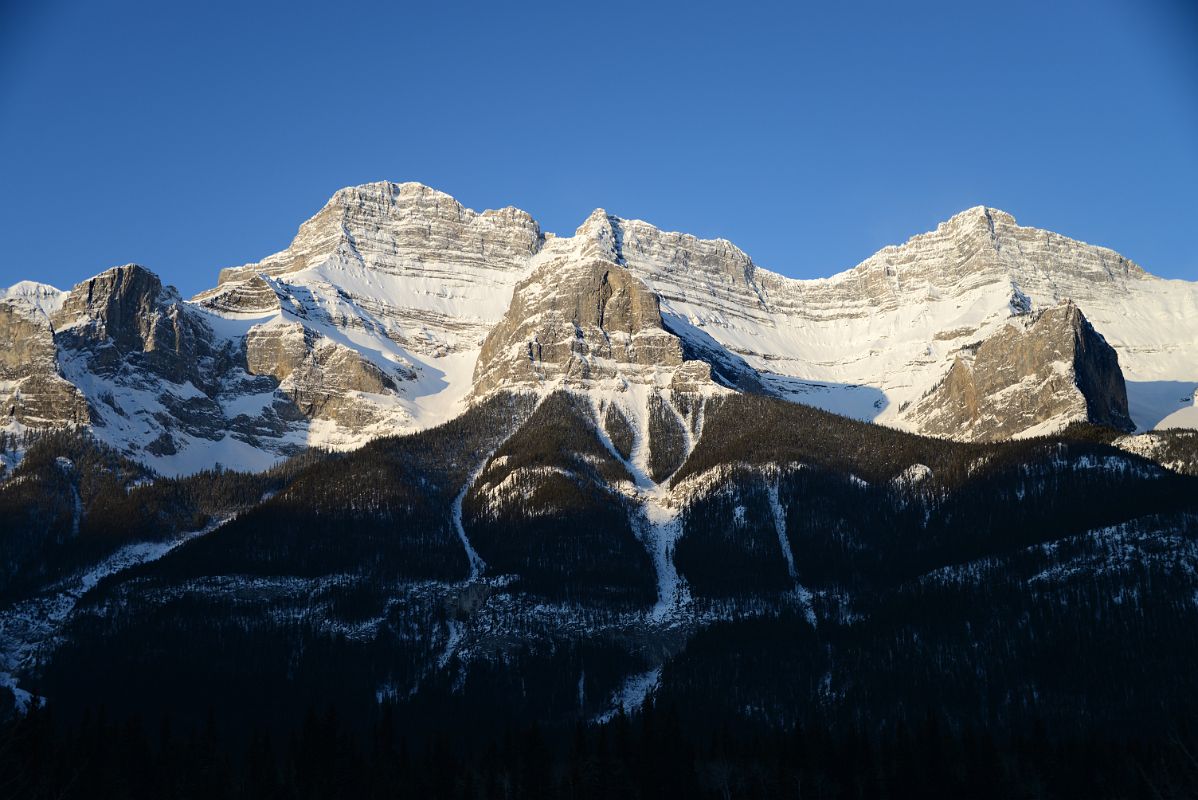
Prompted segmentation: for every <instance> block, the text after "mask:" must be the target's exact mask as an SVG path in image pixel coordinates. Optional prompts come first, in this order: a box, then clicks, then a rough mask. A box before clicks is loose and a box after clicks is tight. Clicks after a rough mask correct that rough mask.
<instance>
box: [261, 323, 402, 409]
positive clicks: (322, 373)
mask: <svg viewBox="0 0 1198 800" xmlns="http://www.w3.org/2000/svg"><path fill="white" fill-rule="evenodd" d="M245 353H246V364H247V367H248V370H249V372H250V374H253V375H269V376H271V377H272V378H274V379H275V380H276V381H278V391H279V393H280V394H282V395H284V396H286V397H287V398H288V399H290V400H291V401H292V402H293V403H294V404H295V407H296V408H297V409H298V410H299V413H300V414H302V415H303V416H304V417H305V418H307V419H326V420H331V421H334V422H337V423H340V424H342V425H345V426H347V427H350V428H354V427H358V426H362V425H371V424H375V423H377V422H379V421H380V420H382V419H384V418H385V417H386V416H387V415H386V414H385V413H384V412H383V409H382V408H380V406H385V405H389V404H387V403H385V402H379V401H375V402H372V401H371V400H370V399H367V398H362V397H360V395H361V394H374V395H384V394H393V393H395V392H396V391H397V386H396V381H395V379H394V378H393V377H392V376H390V375H388V374H387V373H386V372H384V371H383V370H382V369H380V368H379V367H378V366H376V365H375V364H373V363H372V362H371V361H369V360H368V359H366V358H364V357H363V356H362V355H361V354H360V353H358V352H357V351H355V350H353V349H351V348H348V347H345V346H343V345H340V344H337V343H336V342H332V341H329V340H328V339H327V338H325V337H322V336H320V335H318V334H316V333H315V332H313V331H311V330H309V329H307V328H305V327H304V326H303V325H301V324H299V323H290V324H272V325H257V326H254V327H253V328H251V329H250V331H249V333H248V334H246V337H245ZM401 375H402V377H403V378H407V379H411V378H412V377H413V376H412V375H411V373H410V372H408V373H401ZM405 421H406V420H404V419H397V420H395V422H396V423H397V424H403V423H404V422H405Z"/></svg>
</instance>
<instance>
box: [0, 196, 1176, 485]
mask: <svg viewBox="0 0 1198 800" xmlns="http://www.w3.org/2000/svg"><path fill="white" fill-rule="evenodd" d="M1065 297H1070V298H1073V300H1074V301H1076V303H1077V305H1078V307H1080V308H1082V309H1084V310H1085V314H1086V316H1087V317H1088V318H1089V320H1090V322H1092V323H1093V327H1094V328H1095V329H1097V332H1098V333H1099V334H1101V336H1098V339H1099V340H1101V339H1105V341H1106V342H1109V344H1110V345H1111V346H1113V347H1114V350H1115V351H1116V353H1117V354H1118V362H1117V364H1116V365H1115V366H1114V367H1112V365H1111V363H1110V358H1109V357H1108V356H1109V354H1108V353H1107V350H1104V349H1103V347H1099V346H1098V345H1097V344H1093V345H1091V339H1092V337H1089V336H1088V335H1083V332H1084V330H1088V329H1089V326H1088V323H1085V324H1083V323H1084V320H1082V321H1080V322H1079V321H1077V320H1075V319H1072V318H1070V317H1069V315H1065V316H1066V318H1065V319H1062V320H1061V325H1062V326H1064V327H1063V328H1061V329H1060V330H1055V329H1054V330H1051V331H1049V330H1048V328H1047V326H1048V325H1049V323H1050V322H1052V320H1054V319H1056V311H1055V306H1056V304H1057V303H1058V302H1059V300H1061V299H1062V298H1065ZM0 307H7V308H8V310H7V311H6V312H4V315H5V316H4V318H3V320H0V328H2V330H0V344H3V343H4V342H8V343H9V347H8V351H9V352H7V353H6V354H4V355H3V356H0V401H3V402H4V405H3V406H2V407H0V408H3V410H4V412H5V414H6V416H5V417H4V419H6V420H9V421H11V422H13V423H21V424H50V425H58V424H76V423H79V422H81V421H87V422H89V424H91V425H92V426H93V428H94V430H96V431H97V433H98V435H100V436H101V437H102V438H104V439H105V440H106V441H109V442H110V443H111V444H114V445H116V446H118V447H120V448H121V449H122V450H123V451H125V452H126V453H129V454H130V455H133V456H135V457H137V458H141V459H143V460H145V461H147V462H148V463H150V464H151V465H152V466H154V467H155V468H158V469H162V470H165V471H169V472H175V471H186V470H190V469H192V468H195V467H198V466H206V465H208V464H210V463H212V462H213V461H216V460H220V461H222V462H223V463H235V464H239V465H242V466H247V467H258V466H265V465H266V464H268V463H270V462H271V461H273V460H274V459H276V458H278V457H279V456H280V455H283V454H285V453H288V452H293V451H294V450H296V449H298V448H301V447H304V446H308V445H322V446H337V447H352V446H356V445H359V444H362V443H364V442H365V441H367V440H368V439H369V438H371V437H373V436H378V435H385V434H394V433H402V432H408V431H412V430H417V429H420V428H424V427H428V426H431V425H435V424H438V423H440V422H443V421H445V420H448V419H450V418H453V417H454V416H456V415H458V414H460V413H461V412H462V411H463V410H464V409H465V407H466V405H467V404H468V403H469V402H471V400H472V398H478V397H480V396H483V395H486V394H488V393H490V392H492V391H495V390H497V389H503V388H514V389H530V388H537V389H544V388H548V387H552V386H565V387H568V388H571V389H575V390H577V391H580V392H589V393H591V395H590V396H591V398H592V400H594V402H595V403H596V404H597V411H598V412H601V414H602V415H607V414H608V410H609V409H610V408H612V407H613V406H612V404H613V403H615V404H616V405H618V406H619V409H617V410H618V411H619V413H621V414H623V416H624V419H625V422H626V423H627V424H628V425H631V426H632V427H634V428H636V429H637V430H638V431H640V430H642V429H647V428H649V427H652V425H653V424H657V423H661V420H666V421H667V422H669V421H670V420H672V419H673V417H671V416H670V415H669V414H663V413H657V415H656V416H654V414H653V413H651V411H652V409H654V408H657V409H658V410H659V411H660V410H661V409H663V408H664V409H665V410H667V411H670V412H671V413H674V412H676V413H677V416H678V419H679V420H681V421H680V422H679V425H681V426H683V428H679V430H682V429H684V428H686V426H690V428H689V430H690V433H689V434H688V437H689V436H697V435H698V432H699V427H700V423H699V422H698V420H700V419H701V414H698V415H694V414H692V413H691V412H692V410H693V409H696V408H699V407H700V406H696V405H694V404H693V403H690V401H685V400H679V401H678V403H677V404H676V403H674V400H675V399H677V398H678V397H681V396H683V395H687V394H690V395H695V394H700V395H702V394H708V393H711V392H712V391H715V390H716V389H715V387H717V386H722V387H728V388H732V389H736V390H740V391H747V392H767V393H772V394H775V395H778V396H781V397H785V398H787V399H790V400H795V401H798V402H803V403H810V404H813V405H819V406H823V407H825V408H829V409H831V410H834V411H838V412H840V413H844V414H848V415H850V416H855V417H858V418H863V419H869V420H876V421H880V422H885V423H887V424H890V425H895V426H898V427H903V428H908V429H913V430H917V431H923V432H927V433H933V434H936V435H947V436H960V437H963V438H994V437H1003V436H1018V435H1029V434H1031V433H1035V432H1038V431H1042V430H1044V429H1045V426H1046V425H1047V426H1049V427H1051V426H1052V425H1056V424H1057V423H1058V422H1060V421H1062V420H1065V419H1067V418H1068V419H1091V420H1093V421H1099V422H1103V423H1104V424H1110V425H1114V426H1115V427H1121V428H1122V427H1126V426H1127V420H1126V417H1127V416H1129V415H1130V416H1131V417H1132V418H1133V419H1135V420H1137V421H1138V422H1139V423H1140V426H1141V427H1142V428H1148V427H1152V426H1154V425H1156V424H1158V423H1159V424H1164V421H1166V420H1173V422H1172V423H1170V424H1176V423H1177V420H1178V419H1180V417H1179V416H1178V414H1180V413H1182V412H1185V413H1187V414H1188V411H1187V410H1186V409H1180V410H1179V408H1180V407H1179V406H1178V401H1177V398H1178V397H1180V396H1183V395H1184V394H1185V391H1189V392H1191V393H1192V387H1193V386H1194V385H1196V384H1198V373H1195V372H1194V361H1193V357H1192V356H1193V353H1195V352H1198V285H1196V284H1192V283H1187V282H1183V281H1163V280H1160V279H1158V278H1154V277H1152V276H1151V275H1148V274H1147V273H1145V272H1144V271H1143V270H1141V269H1140V268H1139V267H1138V266H1136V265H1135V264H1133V263H1132V262H1130V261H1128V260H1127V259H1125V258H1123V257H1122V256H1119V255H1118V254H1117V253H1114V252H1113V251H1110V250H1107V249H1105V248H1101V247H1094V246H1091V245H1087V244H1084V243H1081V242H1077V241H1074V240H1071V239H1068V238H1066V237H1063V236H1059V235H1057V234H1052V233H1048V232H1045V231H1039V230H1036V229H1033V228H1025V227H1020V226H1018V225H1017V224H1016V223H1015V220H1014V219H1013V218H1012V217H1010V216H1009V215H1007V214H1004V213H1002V212H999V211H995V210H993V209H987V208H983V207H978V208H974V209H970V210H968V211H966V212H963V213H961V214H958V215H957V216H955V217H953V218H952V219H950V220H948V221H947V222H945V223H943V224H941V225H940V226H939V227H938V228H937V229H936V230H935V231H932V232H930V233H926V234H922V235H920V236H916V237H914V238H912V239H911V240H910V241H908V242H907V243H906V244H903V245H901V246H896V247H888V248H885V249H883V250H881V251H880V252H878V253H877V254H875V255H874V256H872V257H871V258H869V259H867V260H866V261H864V262H862V263H861V264H860V265H858V266H857V267H854V268H853V269H851V270H848V271H847V272H843V273H840V274H838V275H835V276H833V277H831V278H827V279H819V280H793V279H790V278H785V277H783V276H781V275H777V274H775V273H772V272H769V271H767V270H765V269H762V268H760V267H759V266H757V265H756V264H754V262H753V261H752V259H750V258H749V256H748V255H746V254H745V253H744V252H743V251H741V250H739V249H738V248H736V247H735V246H734V245H732V244H731V243H729V242H727V241H724V240H718V239H717V240H702V239H697V238H695V237H693V236H689V235H687V234H682V233H671V232H666V231H661V230H659V229H657V228H655V227H654V226H652V225H650V224H648V223H645V222H641V221H638V220H625V219H621V218H619V217H616V216H613V215H610V214H607V213H606V212H604V211H603V210H597V211H595V212H594V213H593V214H591V215H590V217H588V218H587V219H586V220H585V221H584V222H583V224H582V225H581V226H580V227H579V228H578V230H577V231H576V232H575V233H574V235H573V236H571V237H562V238H555V237H552V236H549V235H545V234H542V232H541V230H540V228H539V226H538V225H537V223H536V222H535V221H534V220H533V219H532V217H530V216H529V215H528V214H526V213H524V212H522V211H518V210H516V209H511V208H508V209H501V210H499V211H484V212H481V213H479V212H474V211H471V210H470V209H467V208H465V207H463V206H462V205H461V204H459V203H458V202H457V201H455V200H454V199H453V198H451V197H449V196H448V195H445V194H443V193H441V192H437V191H435V190H432V189H429V188H428V187H424V186H421V185H419V184H394V183H374V184H367V185H365V186H360V187H351V188H348V189H344V190H341V191H339V192H337V193H336V194H335V195H334V196H333V197H332V198H331V199H330V200H329V202H328V203H327V204H326V205H325V206H324V207H323V208H322V209H321V210H320V211H319V212H318V213H317V214H316V215H315V216H314V217H312V218H311V219H310V220H308V221H307V222H305V223H304V224H303V225H302V226H301V228H300V230H299V233H298V234H297V236H296V237H295V240H294V241H293V242H292V243H291V245H290V246H289V247H288V248H287V249H286V250H284V251H282V252H280V253H277V254H275V255H273V256H270V257H268V258H266V259H264V260H262V261H260V262H257V263H254V264H247V265H245V266H242V267H235V268H230V269H226V270H222V271H221V274H220V281H219V284H218V285H217V286H216V287H215V288H214V289H212V290H210V291H207V292H203V293H201V294H200V295H197V296H196V297H195V298H194V299H193V300H192V301H191V302H188V301H183V300H182V299H181V298H180V297H179V296H178V294H177V292H174V290H173V289H170V288H169V287H164V286H163V285H162V283H161V281H159V279H158V278H157V277H156V276H154V275H153V274H152V273H150V272H149V271H148V270H145V269H143V268H140V267H136V266H132V265H130V266H125V267H118V268H115V269H112V270H108V271H107V272H104V273H102V274H101V275H98V276H96V277H95V278H93V279H91V280H90V281H85V282H84V283H82V284H80V285H79V286H77V287H75V289H73V290H72V291H71V292H70V293H69V294H64V293H61V292H58V291H57V290H55V289H53V288H51V287H45V286H41V285H38V284H20V285H18V286H17V287H13V289H10V290H7V291H6V292H4V293H0ZM1044 309H1050V310H1052V313H1048V314H1045V315H1043V316H1040V312H1041V311H1043V310H1044ZM1032 319H1035V320H1036V321H1035V322H1034V323H1033V322H1031V321H1030V320H1032ZM1012 320H1014V322H1012ZM1029 326H1031V327H1029ZM1036 326H1039V327H1036ZM1032 327H1036V332H1035V333H1033V332H1032ZM1008 328H1010V330H1008ZM1069 330H1072V331H1073V334H1069ZM1017 334H1018V335H1017ZM1069 335H1072V336H1073V340H1072V341H1073V342H1074V344H1072V345H1069V344H1068V343H1067V341H1068V340H1069ZM992 341H993V344H987V345H986V346H983V347H979V343H990V342H992ZM1050 343H1051V346H1050ZM1104 346H1105V345H1104ZM1108 349H1109V348H1108ZM1017 351H1018V352H1017ZM1020 353H1022V354H1020ZM1087 353H1090V354H1092V355H1093V358H1094V359H1096V360H1093V362H1092V363H1091V361H1087V360H1086V359H1087V358H1088V356H1086V354H1087ZM1070 354H1072V355H1070ZM1004 359H1006V360H1004ZM1058 363H1068V364H1069V365H1071V366H1070V367H1069V369H1068V370H1067V371H1068V372H1069V374H1068V375H1060V376H1058V375H1057V373H1056V372H1054V370H1055V369H1056V368H1055V367H1052V366H1051V365H1053V364H1058ZM1119 368H1122V369H1123V370H1124V371H1125V372H1126V374H1127V378H1128V382H1127V383H1126V387H1127V388H1126V392H1127V395H1128V398H1129V401H1130V402H1128V403H1127V404H1126V405H1121V404H1120V403H1119V402H1118V397H1119V393H1120V391H1121V390H1120V389H1119V386H1118V380H1117V379H1116V377H1115V375H1116V373H1117V371H1118V369H1119ZM1070 387H1072V388H1070ZM933 388H934V391H933ZM1183 389H1185V391H1182V390H1183ZM720 391H722V389H721V390H720ZM1077 392H1080V393H1081V395H1082V397H1083V399H1084V400H1085V402H1084V403H1080V404H1079V402H1080V401H1079V400H1078V398H1077V396H1076V394H1077ZM613 393H615V394H613ZM936 393H939V394H938V396H939V397H940V398H941V399H942V400H943V401H944V403H945V404H946V405H945V407H944V408H935V407H934V406H935V403H934V401H933V400H930V399H929V398H930V397H932V395H933V394H936ZM996 394H1000V395H1001V401H1002V402H1001V404H996V402H997V401H995V400H993V396H994V395H996ZM655 397H656V398H658V399H664V400H665V402H666V404H665V405H664V406H663V405H660V404H658V400H655V399H654V398H655ZM1096 398H1098V399H1096ZM1101 398H1105V399H1106V400H1105V401H1103V402H1107V407H1106V408H1105V410H1104V409H1103V408H1102V407H1101V402H1100V400H1099V399H1101ZM1146 398H1148V399H1151V398H1155V400H1154V402H1155V403H1156V405H1153V404H1152V403H1149V402H1148V400H1147V399H1146ZM1157 401H1159V402H1157ZM1166 401H1167V402H1166ZM999 405H1001V408H1000V407H999ZM1191 405H1192V403H1191ZM1157 406H1160V407H1159V408H1158V407H1157ZM1166 406H1167V407H1166ZM1191 410H1192V409H1191ZM684 412H685V413H684ZM613 413H614V412H613ZM688 415H689V416H688ZM1183 416H1184V415H1183ZM684 417H685V418H686V419H683V418H684ZM603 418H604V419H607V416H604V417H603ZM613 419H614V417H613ZM655 419H656V420H657V423H654V422H653V420H655ZM1187 419H1188V417H1187ZM692 423H693V424H692ZM613 424H615V425H616V428H615V430H617V432H619V431H621V430H623V428H621V427H620V426H619V425H618V424H617V423H613ZM671 424H672V423H671ZM658 427H662V425H661V424H658ZM665 427H666V428H669V427H670V426H669V425H666V426H665ZM664 429H665V428H663V430H664ZM676 432H677V431H675V433H676ZM609 433H610V432H609ZM661 435H662V436H665V434H664V433H662V434H661ZM638 436H639V434H638ZM616 438H617V437H616V436H615V435H614V434H613V435H612V441H613V444H614V442H615V439H616ZM641 438H643V437H641ZM675 438H677V437H675ZM687 446H689V444H688V445H687ZM658 451H659V452H661V448H658ZM641 455H643V453H642V454H641ZM638 457H640V456H638ZM659 466H660V465H659ZM669 466H676V465H673V464H672V462H671V464H670V465H669ZM646 469H648V467H646ZM664 469H665V467H661V469H660V470H653V471H654V472H661V470H664ZM661 474H665V473H664V472H661Z"/></svg>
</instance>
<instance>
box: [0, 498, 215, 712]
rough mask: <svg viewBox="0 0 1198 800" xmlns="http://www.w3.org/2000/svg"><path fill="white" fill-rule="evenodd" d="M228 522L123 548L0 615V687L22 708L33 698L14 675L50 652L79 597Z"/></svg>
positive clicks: (33, 665) (213, 522) (32, 665)
mask: <svg viewBox="0 0 1198 800" xmlns="http://www.w3.org/2000/svg"><path fill="white" fill-rule="evenodd" d="M229 519H231V518H225V519H218V520H213V521H212V522H211V523H209V524H208V525H207V526H205V527H204V528H202V529H200V530H198V531H190V532H187V533H182V534H179V535H178V536H175V537H173V538H171V539H168V540H165V541H161V542H137V543H134V544H129V545H125V546H124V547H122V548H120V549H119V550H117V551H116V552H115V553H113V554H112V555H110V556H108V557H107V558H105V559H103V560H102V561H100V562H99V563H97V564H94V565H93V566H91V567H90V568H89V569H87V570H85V571H83V572H80V573H78V574H76V575H73V576H70V577H68V578H65V579H63V580H60V581H59V582H58V583H56V584H54V585H52V586H50V587H47V589H46V590H45V591H44V592H42V593H41V594H40V595H38V596H36V597H34V598H32V599H30V600H26V601H24V602H21V603H18V604H16V605H15V606H13V607H11V608H9V609H8V610H6V611H5V613H3V614H0V686H8V687H9V688H10V689H12V690H13V691H14V693H15V694H16V695H17V699H18V703H20V704H24V705H27V704H28V703H29V701H30V700H31V699H32V695H31V694H30V693H29V692H26V691H24V690H21V689H20V688H19V687H18V683H17V675H19V674H20V673H21V672H23V671H25V670H27V669H30V668H32V667H35V666H36V664H37V662H38V660H39V658H41V650H42V649H43V648H46V647H51V646H53V639H54V637H55V636H57V635H58V632H59V631H60V630H61V629H62V627H63V625H64V624H65V623H66V621H67V620H68V619H69V618H70V616H71V613H72V612H73V611H74V610H75V607H76V605H78V603H79V601H80V600H81V599H82V598H83V597H84V595H86V594H87V593H88V592H90V591H91V590H92V589H94V588H95V587H96V586H97V585H98V584H99V583H100V581H102V580H103V579H104V578H107V577H109V576H112V575H116V574H118V573H120V572H124V571H125V570H128V569H131V568H132V567H135V566H137V565H139V564H145V563H147V562H150V561H157V560H158V559H160V558H162V557H163V556H165V555H166V554H167V553H169V552H171V551H172V550H174V549H175V548H177V547H179V546H181V545H183V544H186V543H187V542H189V541H191V540H192V539H196V538H198V537H200V536H204V535H205V534H208V533H211V532H212V531H214V530H216V529H217V528H219V527H220V526H221V525H224V524H225V523H226V522H228V521H229ZM76 524H77V523H76Z"/></svg>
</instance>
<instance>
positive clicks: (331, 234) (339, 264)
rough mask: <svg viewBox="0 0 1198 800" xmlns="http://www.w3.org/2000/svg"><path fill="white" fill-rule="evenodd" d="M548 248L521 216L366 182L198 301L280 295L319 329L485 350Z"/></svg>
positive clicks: (428, 349) (418, 345)
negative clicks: (516, 290)
mask: <svg viewBox="0 0 1198 800" xmlns="http://www.w3.org/2000/svg"><path fill="white" fill-rule="evenodd" d="M543 242H544V237H543V236H542V235H541V230H540V227H539V226H538V225H537V223H536V221H535V220H534V219H533V218H532V217H531V216H530V215H529V214H527V213H526V212H524V211H520V210H519V209H515V208H504V209H499V210H494V211H483V212H475V211H472V210H470V209H468V208H466V207H464V206H463V205H462V204H461V203H459V202H457V201H456V200H454V199H453V198H452V197H450V196H449V195H447V194H445V193H443V192H438V191H436V190H435V189H430V188H429V187H427V186H422V185H421V184H418V183H390V182H380V183H369V184H365V185H363V186H354V187H349V188H346V189H342V190H340V191H338V192H337V193H336V194H334V195H333V197H332V198H331V199H330V200H329V202H328V203H326V204H325V206H324V208H322V209H321V210H320V211H319V212H317V214H316V215H315V216H314V217H312V218H311V219H309V220H308V221H307V222H305V223H304V224H303V225H302V226H300V229H299V233H298V234H297V235H296V237H295V240H294V241H293V242H292V243H291V245H290V246H289V247H288V248H287V249H286V250H284V251H282V252H280V253H276V254H275V255H272V256H270V257H268V258H266V259H263V260H262V261H260V262H258V263H256V264H248V265H245V266H242V267H234V268H230V269H224V270H221V272H220V278H219V285H218V286H217V287H216V289H214V290H212V291H210V292H205V293H202V294H200V295H198V296H197V298H196V299H197V300H198V301H199V302H202V303H205V304H206V305H209V306H210V307H214V308H218V309H221V310H225V309H231V310H234V311H238V312H240V311H247V310H248V311H258V310H262V309H267V308H270V307H272V306H273V305H274V303H275V300H274V299H272V298H271V297H270V294H277V295H279V299H280V300H281V302H282V303H283V305H284V307H285V308H287V309H288V310H289V311H291V312H293V313H295V314H296V315H297V316H300V317H304V318H306V319H308V320H310V321H311V322H313V323H328V324H335V325H337V326H339V327H344V328H352V329H356V330H362V331H364V332H369V333H371V334H373V335H380V336H384V337H387V338H389V339H391V340H392V341H394V342H397V343H399V344H400V345H402V346H403V347H404V348H406V349H407V350H409V351H410V352H412V353H415V354H417V355H420V356H432V357H440V356H444V355H448V354H452V353H455V352H459V351H461V350H463V349H466V350H470V349H476V348H477V347H478V344H479V342H480V341H481V340H482V339H483V337H485V336H486V335H487V333H488V332H489V331H490V329H491V327H492V326H494V325H495V324H496V323H497V322H498V321H499V319H500V318H501V317H502V316H503V313H504V312H505V311H506V310H507V301H508V299H509V298H510V297H511V292H512V287H513V286H514V285H515V284H516V282H517V281H519V280H520V279H521V278H523V277H525V276H526V275H527V274H528V269H529V260H530V259H531V258H532V256H533V255H534V254H536V253H537V252H538V251H539V250H540V249H541V246H542V244H543ZM263 278H266V279H267V280H268V281H270V283H269V286H268V287H267V284H266V283H265V282H264V280H263ZM268 288H269V289H270V290H271V291H269V292H268V290H267V289H268Z"/></svg>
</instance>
